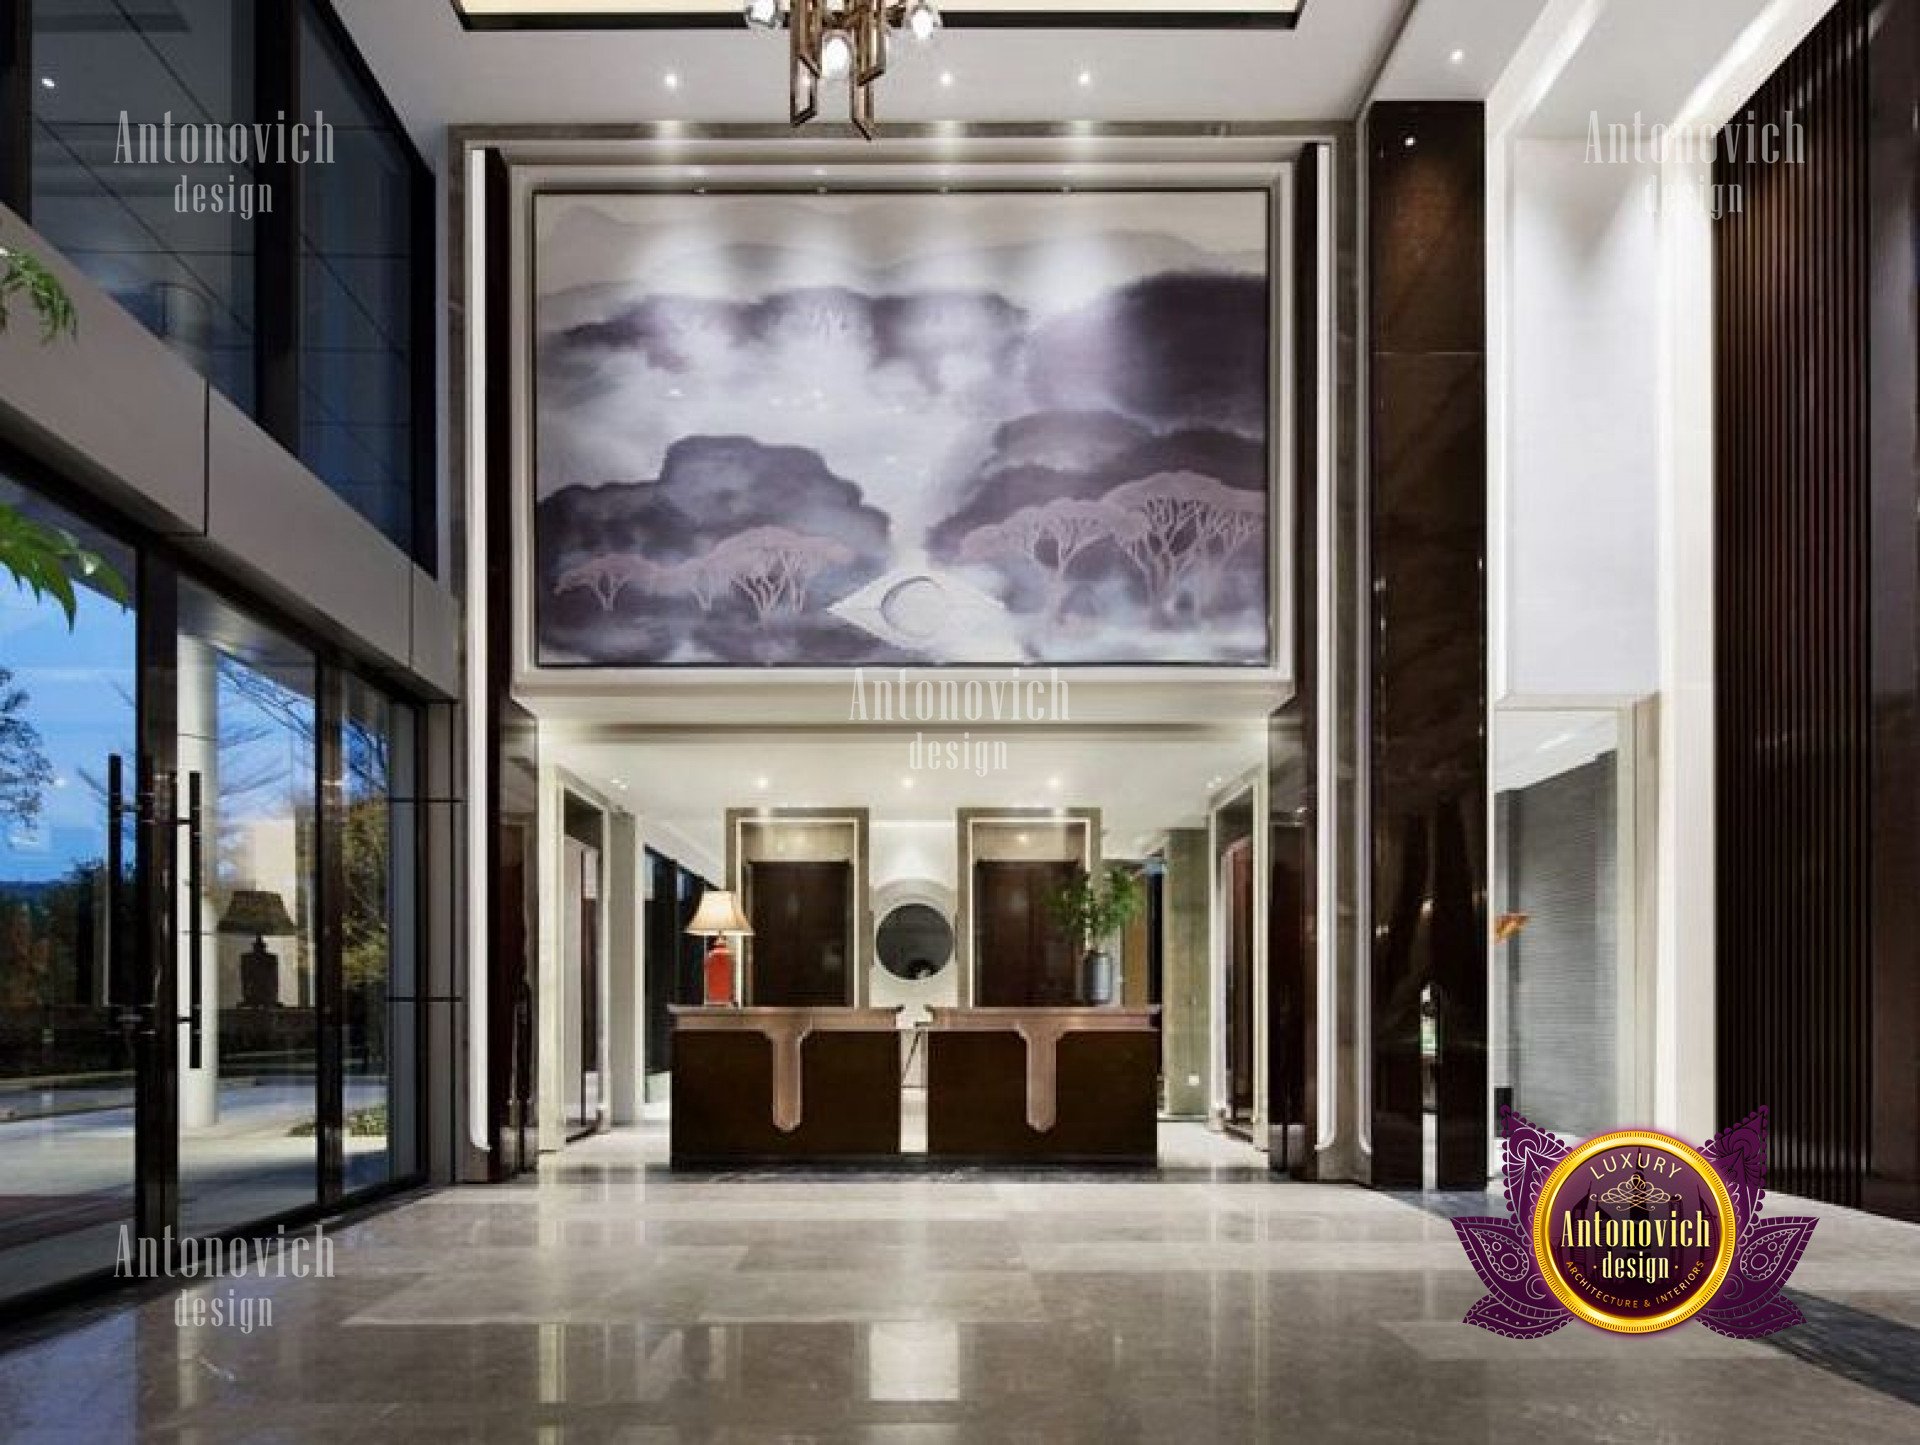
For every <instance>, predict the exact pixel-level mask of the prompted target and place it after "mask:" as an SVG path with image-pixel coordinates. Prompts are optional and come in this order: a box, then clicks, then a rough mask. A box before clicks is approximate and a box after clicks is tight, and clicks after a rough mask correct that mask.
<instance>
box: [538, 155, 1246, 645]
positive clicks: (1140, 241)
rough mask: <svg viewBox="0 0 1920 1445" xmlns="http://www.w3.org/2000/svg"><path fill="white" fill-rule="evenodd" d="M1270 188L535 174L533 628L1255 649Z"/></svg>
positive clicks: (571, 641)
mask: <svg viewBox="0 0 1920 1445" xmlns="http://www.w3.org/2000/svg"><path fill="white" fill-rule="evenodd" d="M1269 205H1270V197H1269V195H1268V193H1267V192H1266V191H1264V190H1244V191H1205V192H1196V191H1178V192H1171V191H1090V192H1089V191H1076V192H1072V193H1065V192H1058V191H1054V192H1032V191H1026V192H1020V191H1009V192H966V193H954V194H939V193H929V192H911V193H897V192H896V193H870V194H850V193H831V194H824V195H814V194H784V193H783V194H751V195H749V194H725V195H689V194H670V195H669V194H594V195H579V194H545V195H541V196H539V197H538V198H537V200H536V212H535V259H534V271H535V297H534V304H535V308H536V326H535V346H534V359H533V367H534V413H535V416H536V419H537V420H536V446H535V466H534V473H535V475H534V493H535V496H534V553H535V558H534V564H535V565H534V608H533V613H534V616H533V621H534V630H535V641H536V649H535V661H536V662H537V663H538V664H539V665H541V666H544V667H844V666H854V665H867V666H877V665H889V666H892V665H898V666H945V665H956V666H960V665H989V664H1006V663H1012V664H1045V665H1059V666H1072V665H1094V666H1166V665H1204V666H1213V667H1222V666H1245V667H1259V666H1265V665H1268V664H1269V663H1270V661H1271V659H1272V646H1273V637H1272V632H1273V621H1272V618H1273V607H1272V601H1271V598H1272V591H1273V587H1274V579H1273V577H1272V576H1271V569H1272V566H1273V555H1274V548H1273V546H1272V544H1271V530H1270V529H1271V517H1272V513H1273V511H1274V500H1273V490H1272V485H1271V482H1272V454H1273V448H1272V446H1271V445H1270V437H1269V429H1270V426H1271V418H1270V402H1271V391H1272V388H1271V386H1270V384H1269V357H1270V354H1271V346H1270V337H1269V328H1270V324H1271V322H1270V312H1271V308H1270V304H1269V280H1268V271H1269V266H1268V209H1269Z"/></svg>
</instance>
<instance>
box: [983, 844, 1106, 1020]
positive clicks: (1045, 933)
mask: <svg viewBox="0 0 1920 1445" xmlns="http://www.w3.org/2000/svg"><path fill="white" fill-rule="evenodd" d="M1079 876H1080V868H1079V865H1078V864H1076V863H1067V862H1061V861H1057V860H1051V861H1043V860H1039V859H997V860H995V859H982V860H981V861H980V862H977V863H975V864H974V865H973V915H974V916H973V926H974V939H975V943H974V950H975V953H974V956H975V958H976V959H977V960H978V962H977V965H976V970H975V975H974V977H975V983H974V1001H975V1002H976V1003H977V1004H979V1005H980V1006H981V1007H983V1008H1054V1007H1064V1006H1067V1005H1071V1004H1076V1003H1079V1002H1080V987H1079V956H1078V953H1077V951H1076V950H1075V948H1074V945H1073V940H1072V939H1071V938H1069V937H1068V936H1067V935H1066V934H1065V933H1064V932H1062V930H1061V929H1060V928H1059V927H1058V926H1057V925H1056V924H1055V923H1054V921H1053V915H1052V912H1051V905H1052V902H1053V900H1054V899H1055V898H1057V897H1058V896H1059V895H1060V893H1061V892H1062V891H1063V890H1064V889H1066V888H1068V887H1070V886H1071V885H1072V883H1073V882H1074V880H1075V879H1076V878H1078V877H1079Z"/></svg>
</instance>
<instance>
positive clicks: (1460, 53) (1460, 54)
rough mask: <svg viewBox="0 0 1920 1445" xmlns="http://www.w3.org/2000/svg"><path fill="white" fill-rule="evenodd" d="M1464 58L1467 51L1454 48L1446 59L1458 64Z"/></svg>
mask: <svg viewBox="0 0 1920 1445" xmlns="http://www.w3.org/2000/svg"><path fill="white" fill-rule="evenodd" d="M1466 58H1467V52H1466V51H1464V50H1456V51H1454V52H1453V54H1451V55H1449V56H1448V57H1447V59H1448V60H1450V61H1452V62H1453V63H1454V64H1455V65H1458V64H1459V63H1460V62H1461V61H1463V60H1465V59H1466Z"/></svg>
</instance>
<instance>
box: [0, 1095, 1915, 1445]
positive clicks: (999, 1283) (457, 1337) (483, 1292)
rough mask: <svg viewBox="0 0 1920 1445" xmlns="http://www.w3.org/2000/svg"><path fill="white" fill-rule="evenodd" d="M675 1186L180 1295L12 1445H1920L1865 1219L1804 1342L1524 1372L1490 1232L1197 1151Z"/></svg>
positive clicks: (606, 1180) (1688, 1343) (642, 1166)
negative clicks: (1108, 1166) (1494, 1291)
mask: <svg viewBox="0 0 1920 1445" xmlns="http://www.w3.org/2000/svg"><path fill="white" fill-rule="evenodd" d="M661 1153H662V1140H661V1136H660V1133H659V1131H658V1130H657V1129H649V1130H644V1131H631V1132H623V1133H619V1134H615V1135H609V1136H603V1137H600V1138H597V1139H593V1140H589V1141H586V1142H584V1143H582V1144H579V1145H576V1146H574V1147H573V1148H571V1149H569V1150H568V1151H567V1152H566V1153H565V1154H564V1155H562V1156H559V1157H557V1158H554V1159H550V1160H549V1161H547V1166H546V1167H545V1168H543V1170H542V1171H541V1173H540V1174H539V1175H538V1176H537V1177H534V1178H529V1179H527V1180H525V1181H523V1182H521V1183H517V1184H513V1185H508V1186H502V1187H498V1188H490V1189H483V1188H469V1189H455V1190H447V1191H442V1192H440V1193H436V1194H431V1195H428V1196H425V1197H421V1198H417V1199H414V1200H411V1201H409V1202H406V1203H404V1204H402V1205H400V1206H398V1207H396V1208H393V1209H390V1210H388V1211H386V1212H383V1213H380V1214H378V1215H375V1216H372V1217H369V1218H365V1219H362V1220H361V1221H359V1222H358V1223H356V1224H354V1225H352V1226H350V1227H346V1228H343V1229H341V1230H339V1231H338V1232H337V1234H336V1236H335V1238H336V1253H335V1257H334V1275H333V1277H332V1278H330V1279H306V1280H295V1279H287V1280H279V1279H269V1280H265V1281H260V1280H253V1281H249V1282H247V1283H245V1284H244V1285H236V1284H235V1283H234V1282H233V1281H225V1282H221V1283H218V1284H203V1285H199V1286H196V1287H195V1288H194V1289H193V1290H191V1291H189V1292H188V1294H187V1295H186V1296H184V1298H186V1299H188V1300H189V1301H191V1300H192V1299H194V1298H196V1297H198V1298H203V1299H206V1300H209V1301H214V1300H223V1301H225V1302H226V1303H227V1304H228V1305H229V1306H230V1307H231V1306H232V1305H235V1304H238V1305H240V1306H243V1307H244V1308H242V1309H241V1310H240V1311H238V1313H240V1314H242V1315H243V1316H244V1315H245V1312H246V1308H251V1309H252V1310H253V1315H252V1317H251V1319H250V1321H246V1322H247V1323H250V1324H251V1326H252V1327H251V1328H250V1329H249V1328H244V1327H243V1325H242V1323H241V1322H229V1323H226V1324H223V1325H220V1326H211V1325H206V1326H194V1325H190V1324H189V1325H186V1326H182V1325H181V1324H180V1323H179V1321H178V1310H179V1308H180V1304H179V1301H180V1299H181V1298H182V1296H179V1295H177V1294H175V1293H152V1294H150V1295H149V1296H148V1297H146V1298H143V1299H141V1300H138V1301H123V1302H120V1303H117V1304H114V1305H111V1306H106V1307H98V1306H96V1307H94V1308H92V1309H90V1310H88V1311H86V1312H84V1313H83V1314H80V1315H78V1316H74V1317H71V1318H69V1319H66V1320H62V1321H57V1322H53V1323H52V1324H48V1325H42V1326H39V1327H37V1328H36V1329H35V1330H34V1331H33V1332H32V1333H31V1334H30V1335H27V1336H24V1337H22V1336H15V1337H14V1338H13V1339H12V1340H11V1342H0V1343H6V1345H7V1347H5V1348H4V1351H3V1352H0V1440H5V1441H8V1442H13V1441H76V1442H80V1441H84V1442H88V1445H105V1442H113V1441H122V1440H126V1441H132V1440H156V1441H183V1442H184V1441H192V1442H219V1441H243V1440H244V1441H263V1442H265V1441H287V1442H307V1441H315V1442H331V1441H350V1442H355V1445H372V1442H384V1441H406V1442H413V1441H420V1442H438V1441H527V1442H541V1445H578V1442H602V1441H605V1442H612V1441H631V1442H642V1445H693V1442H702V1445H734V1442H769V1445H770V1442H810V1441H818V1442H829V1441H831V1442H840V1441H846V1442H859V1445H975V1442H978V1445H1002V1442H1014V1445H1022V1442H1034V1445H1041V1442H1046V1445H1052V1442H1062V1445H1065V1442H1100V1445H1121V1442H1132V1441H1170V1442H1189V1441H1192V1442H1215V1441H1236V1442H1237V1441H1325V1440H1333V1441H1375V1440H1377V1441H1420V1442H1429V1441H1433V1442H1446V1441H1488V1442H1495V1441H1497V1442H1503V1445H1505V1442H1521V1441H1533V1440H1543V1439H1553V1440H1556V1441H1584V1440H1601V1441H1620V1442H1631V1445H1654V1442H1668V1441H1672V1442H1680V1441H1686V1442H1690V1445H1695V1442H1713V1441H1729V1442H1731V1441H1739V1442H1742V1445H1755V1442H1765V1441H1802V1440H1805V1441H1813V1440H1831V1439H1842V1440H1846V1441H1847V1442H1849V1445H1865V1442H1872V1441H1882V1440H1884V1441H1901V1442H1913V1441H1915V1440H1920V1374H1916V1373H1915V1372H1916V1371H1917V1370H1920V1363H1917V1362H1920V1351H1917V1350H1916V1349H1915V1348H1914V1346H1915V1343H1916V1342H1920V1230H1917V1229H1914V1228H1912V1227H1909V1226H1905V1225H1899V1224H1894V1223H1890V1222H1888V1221H1884V1220H1876V1219H1871V1218H1867V1217H1865V1216H1860V1215H1854V1214H1849V1213H1847V1212H1845V1211H1836V1210H1825V1209H1821V1210H1819V1211H1818V1212H1820V1213H1822V1214H1823V1216H1824V1217H1825V1222H1823V1224H1822V1225H1821V1227H1820V1230H1819V1231H1818V1233H1817V1234H1816V1235H1815V1238H1814V1241H1813V1245H1812V1248H1811V1250H1810V1251H1809V1253H1808V1256H1807V1258H1806V1260H1805V1262H1804V1263H1803V1264H1802V1266H1801V1269H1800V1271H1799V1274H1798V1276H1797V1277H1796V1281H1795V1284H1796V1289H1797V1293H1798V1297H1799V1298H1800V1299H1801V1300H1802V1302H1803V1304H1804V1305H1806V1307H1807V1308H1808V1313H1809V1315H1810V1325H1809V1326H1808V1327H1806V1331H1805V1333H1804V1335H1802V1332H1800V1331H1796V1332H1794V1335H1795V1336H1801V1338H1799V1339H1798V1340H1797V1342H1795V1343H1788V1341H1789V1340H1792V1339H1793V1336H1783V1337H1781V1341H1780V1342H1777V1343H1746V1342H1737V1341H1731V1340H1725V1339H1722V1338H1720V1337H1719V1336H1717V1335H1713V1334H1711V1333H1709V1332H1707V1331H1706V1330H1704V1329H1701V1328H1699V1327H1697V1326H1692V1325H1688V1326H1683V1327H1682V1328H1681V1329H1679V1330H1677V1331H1675V1332H1673V1333H1672V1334H1671V1335H1670V1336H1668V1337H1666V1338H1664V1339H1662V1340H1660V1341H1658V1342H1652V1341H1646V1340H1633V1339H1624V1338H1620V1337H1615V1336H1608V1335H1603V1334H1601V1333H1599V1332H1597V1331H1592V1330H1587V1329H1584V1328H1581V1327H1570V1328H1568V1329H1567V1330H1564V1331H1562V1332H1561V1333H1560V1334H1558V1335H1555V1336H1553V1337H1551V1338H1550V1339H1548V1340H1546V1341H1543V1342H1538V1343H1534V1344H1525V1343H1519V1342H1514V1341H1509V1340H1505V1339H1501V1338H1498V1337H1496V1336H1493V1335H1489V1334H1485V1333H1483V1332H1481V1331H1478V1330H1474V1329H1471V1328H1469V1327H1467V1326H1465V1325H1462V1324H1460V1323H1459V1319H1460V1316H1461V1315H1462V1313H1463V1312H1464V1311H1465V1310H1466V1309H1467V1307H1468V1306H1469V1305H1470V1304H1471V1303H1472V1302H1473V1301H1474V1299H1475V1298H1477V1297H1478V1295H1479V1294H1480V1288H1479V1284H1478V1281H1477V1280H1476V1279H1475V1277H1474V1275H1473V1273H1472V1271H1471V1270H1470V1269H1469V1268H1468V1267H1467V1264H1466V1261H1465V1258H1464V1256H1463V1255H1462V1254H1461V1252H1460V1249H1459V1247H1458V1246H1457V1245H1456V1244H1455V1243H1454V1237H1453V1233H1452V1230H1451V1228H1450V1227H1449V1225H1448V1223H1447V1215H1448V1214H1449V1212H1462V1211H1463V1210H1464V1211H1468V1212H1480V1205H1479V1201H1476V1200H1463V1199H1461V1198H1460V1197H1458V1196H1444V1197H1426V1198H1419V1197H1412V1198H1408V1197H1394V1196H1389V1195H1385V1194H1378V1193H1372V1192H1369V1191H1366V1190H1362V1189H1356V1188H1349V1187H1341V1186H1315V1185H1300V1184H1291V1183H1284V1182H1273V1181H1270V1180H1268V1179H1267V1178H1265V1177H1264V1176H1263V1175H1262V1173H1261V1172H1260V1171H1259V1170H1258V1169H1257V1168H1256V1167H1253V1166H1254V1165H1255V1164H1256V1162H1257V1156H1255V1155H1253V1154H1252V1153H1251V1151H1249V1150H1247V1149H1246V1148H1245V1147H1244V1146H1241V1145H1238V1144H1234V1143H1232V1142H1230V1141H1225V1140H1221V1139H1217V1138H1215V1137H1213V1136H1209V1135H1206V1134H1205V1133H1204V1132H1203V1131H1201V1130H1199V1129H1198V1128H1197V1127H1195V1126H1169V1128H1168V1130H1167V1133H1166V1136H1165V1157H1166V1167H1165V1168H1164V1170H1163V1171H1162V1172H1161V1173H1159V1174H1124V1175H1113V1176H1102V1175H1094V1174H1084V1173H1076V1174H1071V1175H1059V1176H1050V1175H1045V1174H1041V1173H1035V1172H1026V1173H1019V1174H987V1173H980V1172H972V1171H963V1172H959V1173H955V1174H902V1175H892V1176H889V1175H884V1174H861V1175H857V1176H849V1177H842V1178H830V1177H829V1178H812V1177H796V1176H793V1175H787V1174H761V1175H747V1176H697V1177H674V1176H672V1175H670V1174H669V1173H668V1172H667V1171H666V1170H665V1169H664V1168H663V1167H662V1166H661V1165H660V1163H659V1160H660V1156H661ZM1769 1207H1770V1208H1773V1209H1776V1210H1781V1211H1785V1210H1787V1209H1789V1208H1797V1207H1799V1206H1797V1205H1795V1204H1794V1203H1793V1202H1792V1201H1789V1200H1786V1199H1785V1198H1782V1197H1777V1196H1776V1197H1773V1198H1771V1199H1770V1200H1769ZM1816 1208H1817V1207H1816ZM263 1307H266V1308H270V1309H271V1322H270V1323H267V1322H266V1321H265V1320H264V1319H263V1318H262V1317H261V1310H262V1308H263ZM56 1325H57V1326H58V1327H57V1328H56V1327H55V1326H56Z"/></svg>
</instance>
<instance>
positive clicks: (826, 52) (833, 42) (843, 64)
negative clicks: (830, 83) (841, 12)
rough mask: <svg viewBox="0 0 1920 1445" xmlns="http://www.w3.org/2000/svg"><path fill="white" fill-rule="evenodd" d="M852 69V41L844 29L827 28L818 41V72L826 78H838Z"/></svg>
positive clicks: (841, 77)
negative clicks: (824, 35)
mask: <svg viewBox="0 0 1920 1445" xmlns="http://www.w3.org/2000/svg"><path fill="white" fill-rule="evenodd" d="M852 69H853V41H852V40H851V39H850V38H849V37H848V35H847V33H846V31H844V30H829V31H828V32H827V35H826V38H825V39H824V40H822V41H821V42H820V74H821V75H823V76H825V77H826V78H827V79H828V80H840V79H843V78H844V77H845V76H846V74H847V72H848V71H850V70H852Z"/></svg>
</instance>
